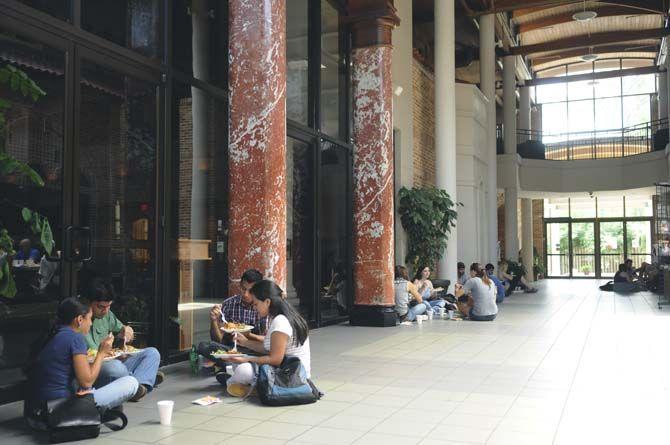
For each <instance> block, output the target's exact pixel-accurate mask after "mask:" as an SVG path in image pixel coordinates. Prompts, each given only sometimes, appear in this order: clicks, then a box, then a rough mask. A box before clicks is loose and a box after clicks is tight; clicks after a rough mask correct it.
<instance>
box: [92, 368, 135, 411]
mask: <svg viewBox="0 0 670 445" xmlns="http://www.w3.org/2000/svg"><path fill="white" fill-rule="evenodd" d="M114 361H116V360H114ZM138 386H139V383H138V382H137V379H136V378H135V377H131V376H129V375H127V376H125V377H121V378H119V379H116V380H114V381H113V382H111V383H109V384H108V385H105V386H103V387H100V388H95V389H94V390H93V400H95V404H96V405H98V406H99V407H100V408H106V409H109V408H114V407H115V406H119V405H121V404H123V402H125V401H126V400H128V399H130V398H131V397H132V396H134V395H135V393H136V392H137V388H138Z"/></svg>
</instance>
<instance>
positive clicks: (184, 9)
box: [168, 0, 228, 86]
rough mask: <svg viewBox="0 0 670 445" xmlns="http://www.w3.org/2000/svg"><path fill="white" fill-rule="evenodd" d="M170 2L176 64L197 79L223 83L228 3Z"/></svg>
mask: <svg viewBox="0 0 670 445" xmlns="http://www.w3.org/2000/svg"><path fill="white" fill-rule="evenodd" d="M168 3H170V2H168ZM171 3H172V5H173V6H172V14H173V21H174V23H173V25H172V30H173V36H172V42H173V43H172V57H173V64H174V66H175V67H176V68H177V69H178V70H180V71H183V72H184V73H186V74H188V75H191V76H193V77H195V78H196V79H199V80H202V81H205V82H209V83H211V84H214V85H218V86H224V85H225V79H226V76H227V72H226V71H227V61H226V59H227V58H226V54H228V42H227V40H226V29H227V28H228V24H227V13H228V10H227V8H226V6H225V2H221V1H218V0H198V1H192V0H175V1H174V2H171Z"/></svg>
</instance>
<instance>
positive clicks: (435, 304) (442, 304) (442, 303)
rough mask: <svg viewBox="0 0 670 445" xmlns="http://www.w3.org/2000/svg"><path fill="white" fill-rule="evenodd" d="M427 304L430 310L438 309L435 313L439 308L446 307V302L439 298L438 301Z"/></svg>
mask: <svg viewBox="0 0 670 445" xmlns="http://www.w3.org/2000/svg"><path fill="white" fill-rule="evenodd" d="M427 303H428V304H430V308H431V309H433V310H435V308H438V309H437V311H439V308H441V307H445V306H446V305H447V302H446V301H444V300H443V299H441V298H440V299H439V300H433V301H428V302H427ZM437 311H436V312H437Z"/></svg>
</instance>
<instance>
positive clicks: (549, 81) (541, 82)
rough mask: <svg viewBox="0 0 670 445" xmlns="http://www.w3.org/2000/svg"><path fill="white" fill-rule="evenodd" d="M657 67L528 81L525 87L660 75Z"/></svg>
mask: <svg viewBox="0 0 670 445" xmlns="http://www.w3.org/2000/svg"><path fill="white" fill-rule="evenodd" d="M658 72H659V68H658V67H657V66H644V67H641V68H627V69H625V70H615V71H600V72H598V73H587V74H576V75H574V76H562V77H547V78H544V79H533V80H527V81H526V82H525V83H524V85H525V86H534V85H548V84H552V83H567V82H582V81H585V80H599V79H609V78H612V77H625V76H639V75H641V74H654V73H658Z"/></svg>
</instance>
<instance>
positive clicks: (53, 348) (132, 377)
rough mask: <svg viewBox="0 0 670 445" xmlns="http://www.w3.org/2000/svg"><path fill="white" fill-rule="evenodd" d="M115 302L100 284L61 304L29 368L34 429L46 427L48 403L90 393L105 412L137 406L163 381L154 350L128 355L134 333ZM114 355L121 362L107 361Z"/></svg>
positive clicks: (27, 403) (28, 405) (27, 406)
mask: <svg viewBox="0 0 670 445" xmlns="http://www.w3.org/2000/svg"><path fill="white" fill-rule="evenodd" d="M113 300H114V292H113V288H112V287H111V285H109V284H107V283H105V282H103V281H100V280H96V281H95V282H94V283H93V285H92V286H91V289H89V290H88V291H87V292H86V293H85V295H83V296H82V297H81V298H66V299H64V300H63V301H62V302H61V303H60V304H59V306H58V309H57V319H56V323H55V324H54V326H53V328H52V329H51V331H50V332H49V334H48V336H47V337H46V338H45V339H43V340H42V341H40V342H39V344H37V345H35V348H34V352H33V356H32V359H31V360H30V362H29V363H28V365H27V368H26V373H27V375H28V389H29V393H28V394H27V396H26V400H25V410H24V413H25V416H26V419H27V421H28V423H29V424H30V425H31V426H33V427H35V428H39V429H43V428H44V427H45V423H44V419H45V418H44V416H45V406H46V402H48V401H52V400H56V399H61V398H68V397H72V396H73V395H75V394H77V395H83V394H88V393H90V394H92V395H93V399H94V401H95V404H96V406H97V407H98V408H99V409H100V410H101V412H104V411H107V410H113V409H118V408H119V407H120V406H121V405H122V404H123V403H124V402H126V401H132V402H138V401H139V400H140V399H142V398H143V397H144V396H145V395H146V394H147V393H148V392H149V391H152V390H153V388H154V387H156V386H158V385H159V384H161V383H162V382H163V381H164V379H165V374H164V373H163V372H161V371H158V367H159V365H160V354H159V352H158V351H157V350H156V349H155V348H151V347H149V348H144V349H141V350H136V349H134V348H133V350H134V351H135V352H134V353H132V354H124V351H127V350H128V349H130V348H127V345H129V344H131V343H132V342H133V340H134V332H133V329H132V328H131V327H130V326H127V325H124V324H123V323H122V322H121V321H120V320H119V319H118V318H116V316H115V315H114V313H113V312H112V311H111V306H112V302H113ZM113 349H114V352H115V353H113ZM116 352H118V357H117V358H115V359H113V360H106V359H108V358H110V357H111V356H115V355H117V354H116Z"/></svg>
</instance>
